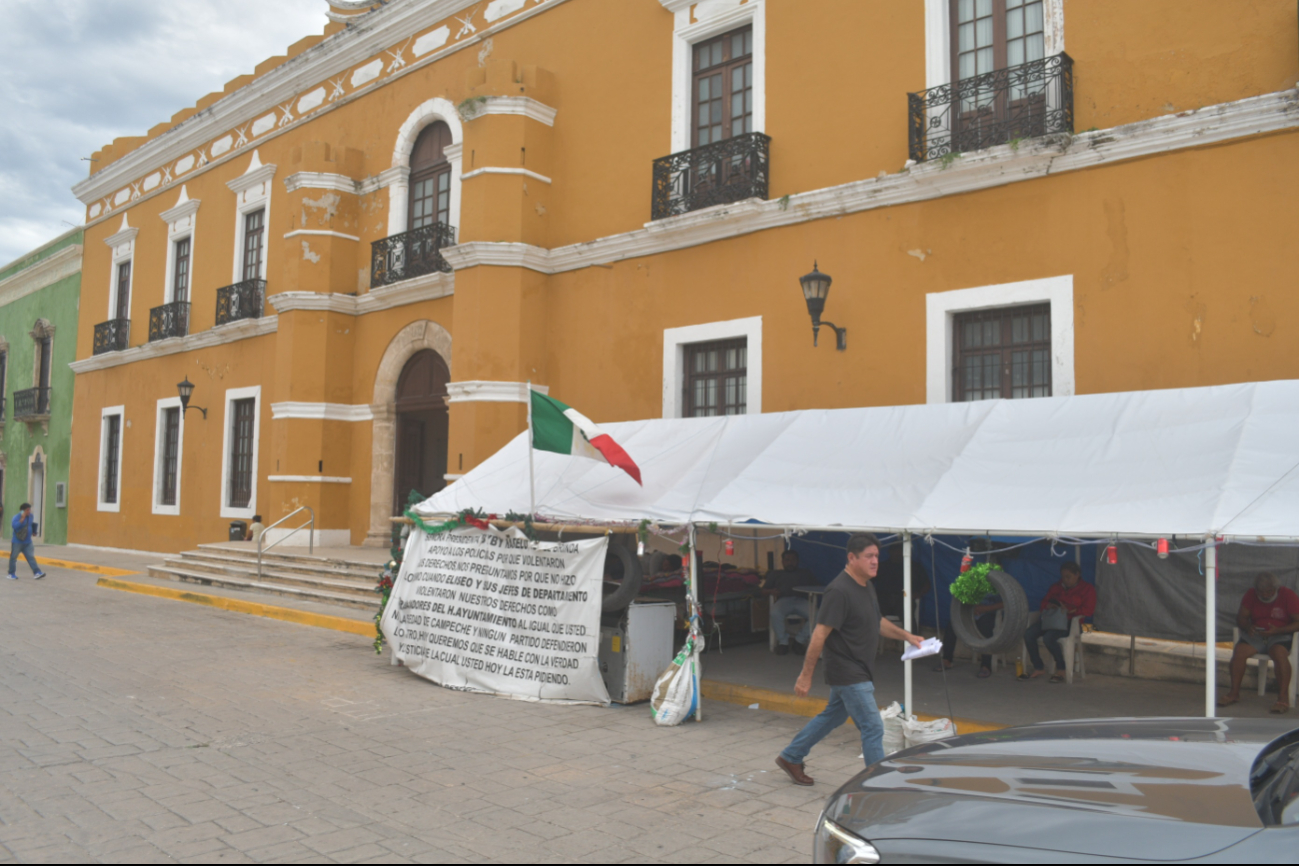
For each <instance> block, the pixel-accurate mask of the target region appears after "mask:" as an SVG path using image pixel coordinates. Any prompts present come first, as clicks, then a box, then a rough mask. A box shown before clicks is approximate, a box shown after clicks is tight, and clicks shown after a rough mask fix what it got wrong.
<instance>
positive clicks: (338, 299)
mask: <svg viewBox="0 0 1299 866" xmlns="http://www.w3.org/2000/svg"><path fill="white" fill-rule="evenodd" d="M448 249H454V248H453V247H448ZM454 293H455V277H454V276H453V275H451V274H444V273H441V272H438V273H433V274H425V275H424V276H422V277H413V278H411V279H409V280H402V281H401V282H400V283H395V284H393V285H391V286H383V287H381V288H374V289H371V290H370V291H368V292H366V293H365V294H364V295H361V296H359V297H357V296H355V295H341V294H329V293H325V292H280V293H279V294H275V295H271V297H270V298H269V300H270V303H271V306H272V307H274V308H275V311H276V312H277V313H288V312H292V311H293V310H311V311H313V312H327V313H343V314H345V315H348V316H363V315H365V314H366V313H377V312H379V311H381V310H391V309H393V308H394V307H404V306H406V305H407V304H417V303H420V302H421V301H435V300H437V299H438V298H445V297H448V296H450V295H452V294H454Z"/></svg>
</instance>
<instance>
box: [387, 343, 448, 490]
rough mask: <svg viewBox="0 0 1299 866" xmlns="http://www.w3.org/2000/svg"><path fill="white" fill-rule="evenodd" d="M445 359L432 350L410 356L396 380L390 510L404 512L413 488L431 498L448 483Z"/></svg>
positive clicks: (446, 373)
mask: <svg viewBox="0 0 1299 866" xmlns="http://www.w3.org/2000/svg"><path fill="white" fill-rule="evenodd" d="M450 379H451V373H450V371H449V370H447V365H446V362H445V361H443V360H442V357H441V356H440V355H438V353H437V352H434V351H433V350H431V349H425V350H423V351H421V352H417V353H416V354H414V355H412V356H411V359H410V360H409V361H407V362H406V366H405V367H404V368H403V369H402V371H401V377H400V378H399V379H398V380H397V405H396V408H397V443H396V445H397V447H396V456H397V459H396V461H395V464H396V465H395V469H396V477H395V479H394V483H393V485H392V492H393V501H392V513H393V514H394V515H397V514H401V513H403V512H404V511H405V510H406V500H407V497H408V496H409V495H410V492H411V491H412V490H418V491H419V492H420V493H421V494H423V495H424V496H432V495H433V494H434V493H437V492H438V491H439V490H441V489H442V488H443V487H445V486H446V477H445V476H446V471H447V399H446V398H447V382H448V381H449V380H450Z"/></svg>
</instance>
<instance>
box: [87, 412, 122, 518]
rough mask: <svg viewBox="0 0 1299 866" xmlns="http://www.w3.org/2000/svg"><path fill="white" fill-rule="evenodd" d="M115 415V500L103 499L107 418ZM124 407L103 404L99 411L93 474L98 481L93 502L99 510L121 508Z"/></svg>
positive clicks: (118, 509) (116, 509)
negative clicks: (97, 443)
mask: <svg viewBox="0 0 1299 866" xmlns="http://www.w3.org/2000/svg"><path fill="white" fill-rule="evenodd" d="M113 415H117V416H119V417H120V418H121V420H120V421H119V422H118V424H117V501H116V502H105V501H104V457H105V456H106V455H105V454H104V450H105V448H107V447H108V423H107V422H108V419H109V417H111V416H113ZM125 444H126V407H125V406H105V407H104V408H103V409H102V410H101V411H100V413H99V471H98V472H96V473H95V474H96V475H97V476H98V478H99V481H98V483H97V485H96V487H95V502H96V503H97V504H98V508H97V510H99V511H121V510H122V464H123V463H124V462H126V461H125V460H123V456H124V455H125V454H126V448H125V447H124V446H125Z"/></svg>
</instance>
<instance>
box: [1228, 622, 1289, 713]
mask: <svg viewBox="0 0 1299 866" xmlns="http://www.w3.org/2000/svg"><path fill="white" fill-rule="evenodd" d="M1238 643H1240V629H1239V628H1233V629H1232V630H1231V649H1232V651H1233V652H1235V650H1236V644H1238ZM1254 657H1255V658H1257V659H1258V695H1259V697H1262V696H1263V695H1265V694H1267V666H1268V665H1269V664H1270V665H1272V667H1273V668H1275V667H1276V664H1275V663H1274V662H1273V661H1272V657H1271V656H1270V655H1268V654H1267V653H1256V654H1255V656H1254ZM1275 673H1276V671H1275V670H1274V671H1273V674H1274V675H1275ZM1296 693H1299V635H1293V636H1291V638H1290V706H1292V707H1293V706H1294V705H1295V695H1296Z"/></svg>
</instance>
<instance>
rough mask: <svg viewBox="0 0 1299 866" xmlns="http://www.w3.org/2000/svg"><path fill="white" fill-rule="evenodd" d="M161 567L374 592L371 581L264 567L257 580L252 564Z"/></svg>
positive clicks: (184, 562) (171, 563)
mask: <svg viewBox="0 0 1299 866" xmlns="http://www.w3.org/2000/svg"><path fill="white" fill-rule="evenodd" d="M162 567H164V568H170V569H180V570H181V571H189V572H194V573H196V574H210V575H213V576H215V577H231V578H237V579H240V580H250V581H253V582H261V583H273V584H284V585H286V586H300V587H308V588H315V589H323V590H325V591H327V592H336V593H342V594H344V595H356V596H361V597H365V598H368V597H369V596H370V595H372V594H373V593H374V584H375V581H374V580H373V579H369V580H359V579H351V578H346V577H338V576H336V575H332V574H304V573H301V572H292V571H280V570H278V569H273V568H270V567H263V568H262V573H261V576H260V577H258V575H257V568H256V566H255V565H254V566H251V567H250V566H247V565H245V564H244V563H240V564H238V565H231V564H227V563H221V562H210V561H206V560H193V559H183V558H182V559H167V560H164V561H163V563H162Z"/></svg>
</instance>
